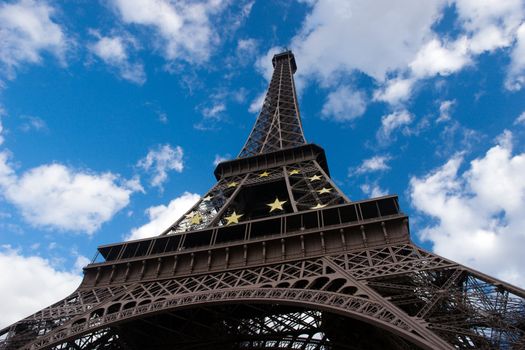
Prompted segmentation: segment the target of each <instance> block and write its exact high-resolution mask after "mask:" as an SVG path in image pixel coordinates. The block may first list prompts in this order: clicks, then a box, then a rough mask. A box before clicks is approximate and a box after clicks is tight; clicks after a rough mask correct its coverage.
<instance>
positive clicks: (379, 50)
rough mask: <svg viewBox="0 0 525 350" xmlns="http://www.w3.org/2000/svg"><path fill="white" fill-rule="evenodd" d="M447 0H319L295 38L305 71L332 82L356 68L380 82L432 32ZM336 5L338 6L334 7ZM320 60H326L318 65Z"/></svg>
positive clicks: (412, 55) (405, 59) (407, 59)
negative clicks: (338, 76)
mask: <svg viewBox="0 0 525 350" xmlns="http://www.w3.org/2000/svg"><path fill="white" fill-rule="evenodd" d="M444 4H445V1H440V0H436V1H417V0H401V1H395V2H393V1H387V0H383V1H367V0H356V1H351V2H350V1H346V0H319V1H316V2H315V3H313V8H312V11H311V12H310V14H309V15H308V16H307V17H306V20H305V21H304V22H303V25H302V28H301V30H300V32H299V33H298V34H297V35H296V36H295V38H294V39H293V40H292V45H291V46H292V48H293V50H294V52H295V53H296V54H297V61H298V65H300V66H301V69H300V70H298V72H297V73H298V74H299V75H301V76H310V75H315V76H317V77H318V78H320V79H321V80H322V81H325V82H327V81H329V80H330V79H331V78H333V77H334V76H335V75H337V74H339V73H340V72H341V71H346V72H351V71H353V70H355V69H357V70H360V71H362V72H364V73H366V74H367V75H369V76H371V77H373V78H375V79H376V80H379V81H382V80H384V78H385V74H386V73H387V72H388V71H393V70H397V69H402V68H405V67H406V66H407V64H408V63H409V62H410V61H411V60H412V59H413V57H414V56H415V54H416V53H417V52H418V51H419V48H420V47H421V46H422V45H423V44H424V43H425V42H426V41H427V40H428V38H429V37H430V35H431V33H432V29H431V27H432V24H433V23H434V22H435V21H436V19H437V18H438V17H439V16H440V10H441V8H442V6H443V5H444ZM334 9H337V11H334ZM320 62H322V64H320Z"/></svg>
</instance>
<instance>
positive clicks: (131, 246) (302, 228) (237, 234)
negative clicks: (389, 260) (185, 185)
mask: <svg viewBox="0 0 525 350" xmlns="http://www.w3.org/2000/svg"><path fill="white" fill-rule="evenodd" d="M400 215H404V214H403V213H402V212H401V211H400V210H399V206H398V202H397V196H386V197H381V198H377V199H372V200H365V201H359V202H352V203H349V204H341V205H335V206H331V207H327V208H323V209H321V210H312V211H307V212H301V213H292V214H286V215H281V216H277V217H272V218H263V219H257V220H251V221H247V222H244V223H240V224H237V225H230V226H220V227H215V228H209V229H203V230H197V231H190V232H186V233H181V234H176V235H166V236H159V237H154V238H148V239H142V240H136V241H129V242H124V243H118V244H111V245H105V246H100V247H99V249H98V251H99V253H100V254H97V255H96V256H95V257H94V259H93V261H92V263H100V262H109V261H116V260H122V259H127V258H135V257H142V256H150V255H156V254H163V253H169V252H176V251H183V250H184V251H187V250H188V249H192V248H205V247H211V246H213V247H218V246H220V245H221V244H224V245H227V244H231V243H232V242H236V241H238V242H241V241H253V240H255V239H257V238H261V237H270V236H273V235H291V234H294V233H306V232H309V231H319V230H323V229H329V228H330V227H335V226H340V225H365V224H367V223H370V222H374V221H377V220H388V219H390V218H395V217H399V216H400Z"/></svg>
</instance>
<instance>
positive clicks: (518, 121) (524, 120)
mask: <svg viewBox="0 0 525 350" xmlns="http://www.w3.org/2000/svg"><path fill="white" fill-rule="evenodd" d="M518 124H522V125H525V112H522V113H521V114H520V115H519V117H518V118H516V120H515V121H514V125H518ZM0 130H1V128H0Z"/></svg>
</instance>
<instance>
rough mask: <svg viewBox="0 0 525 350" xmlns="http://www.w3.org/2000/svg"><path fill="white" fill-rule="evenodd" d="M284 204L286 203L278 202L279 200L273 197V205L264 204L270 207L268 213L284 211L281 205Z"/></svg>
mask: <svg viewBox="0 0 525 350" xmlns="http://www.w3.org/2000/svg"><path fill="white" fill-rule="evenodd" d="M284 203H286V201H280V200H279V198H277V197H275V201H274V202H273V203H268V204H266V205H267V206H269V207H270V213H271V212H272V211H274V210H284V209H283V204H284Z"/></svg>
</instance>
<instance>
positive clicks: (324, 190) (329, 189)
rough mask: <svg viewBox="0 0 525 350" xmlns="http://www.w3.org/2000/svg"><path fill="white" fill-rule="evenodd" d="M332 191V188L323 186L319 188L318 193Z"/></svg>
mask: <svg viewBox="0 0 525 350" xmlns="http://www.w3.org/2000/svg"><path fill="white" fill-rule="evenodd" d="M331 191H332V189H331V188H326V187H323V188H321V189H320V190H317V193H319V194H323V193H330V192H331Z"/></svg>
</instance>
